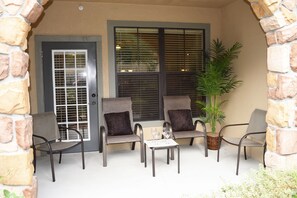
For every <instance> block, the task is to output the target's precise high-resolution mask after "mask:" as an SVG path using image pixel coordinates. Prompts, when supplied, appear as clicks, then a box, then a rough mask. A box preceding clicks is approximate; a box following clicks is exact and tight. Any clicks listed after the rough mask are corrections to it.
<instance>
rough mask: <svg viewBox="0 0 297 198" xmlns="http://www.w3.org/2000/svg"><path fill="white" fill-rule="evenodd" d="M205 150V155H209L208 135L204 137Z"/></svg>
mask: <svg viewBox="0 0 297 198" xmlns="http://www.w3.org/2000/svg"><path fill="white" fill-rule="evenodd" d="M204 150H205V157H208V147H207V137H206V136H205V137H204Z"/></svg>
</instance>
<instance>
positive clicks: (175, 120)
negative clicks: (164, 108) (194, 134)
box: [168, 109, 195, 132]
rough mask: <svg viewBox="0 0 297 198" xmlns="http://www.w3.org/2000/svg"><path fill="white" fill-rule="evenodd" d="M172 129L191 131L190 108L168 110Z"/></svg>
mask: <svg viewBox="0 0 297 198" xmlns="http://www.w3.org/2000/svg"><path fill="white" fill-rule="evenodd" d="M168 115H169V119H170V122H171V126H172V131H174V132H178V131H193V130H195V126H194V125H193V120H192V113H191V110H190V109H178V110H168Z"/></svg>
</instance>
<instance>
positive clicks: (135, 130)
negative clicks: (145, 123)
mask: <svg viewBox="0 0 297 198" xmlns="http://www.w3.org/2000/svg"><path fill="white" fill-rule="evenodd" d="M138 131H139V136H140V138H141V139H142V140H143V129H142V126H141V124H139V123H135V125H134V131H133V132H134V134H135V135H137V132H138Z"/></svg>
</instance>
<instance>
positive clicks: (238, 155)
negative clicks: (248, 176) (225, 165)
mask: <svg viewBox="0 0 297 198" xmlns="http://www.w3.org/2000/svg"><path fill="white" fill-rule="evenodd" d="M240 148H241V146H240V145H239V146H238V153H237V166H236V175H238V169H239V160H240Z"/></svg>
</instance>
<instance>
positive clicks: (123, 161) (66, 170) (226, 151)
mask: <svg viewBox="0 0 297 198" xmlns="http://www.w3.org/2000/svg"><path fill="white" fill-rule="evenodd" d="M150 151H151V150H150V149H147V157H148V166H147V167H146V168H144V163H140V155H139V150H138V149H136V150H134V151H130V150H129V149H128V148H127V149H126V150H115V149H112V150H108V161H107V162H108V165H107V167H103V166H102V154H99V153H98V152H88V153H86V154H85V156H86V169H85V170H82V165H81V155H80V154H79V153H77V154H65V155H64V156H63V160H62V163H61V164H58V155H57V156H55V170H56V182H52V178H51V170H50V164H49V158H48V156H41V157H38V159H37V171H36V175H37V178H38V197H40V198H53V197H55V198H60V197H61V198H62V197H63V198H65V197H72V198H76V197H77V198H78V197H100V198H115V197H129V198H134V197H135V198H136V197H137V198H139V197H141V198H143V197H145V198H146V197H147V198H152V197H155V198H159V197H166V198H167V197H172V198H180V197H181V198H186V197H191V198H192V197H201V196H202V195H203V194H210V193H211V192H213V191H216V190H218V189H219V188H220V187H221V186H222V185H224V184H228V183H238V182H240V181H242V179H244V178H245V177H246V175H247V174H249V173H250V172H251V170H252V169H258V166H259V163H260V162H258V161H255V160H253V159H251V158H248V160H244V157H243V156H242V158H241V163H240V167H239V176H236V175H235V169H236V156H237V155H236V151H237V150H236V147H232V146H228V145H223V147H222V150H221V158H220V162H217V161H216V154H217V152H216V151H211V150H209V156H208V157H207V158H205V157H204V149H203V146H202V144H194V145H193V146H192V147H191V146H188V145H182V146H181V172H180V174H178V173H177V160H174V161H170V164H169V165H167V164H166V150H157V151H156V177H153V176H152V163H151V152H150Z"/></svg>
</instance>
